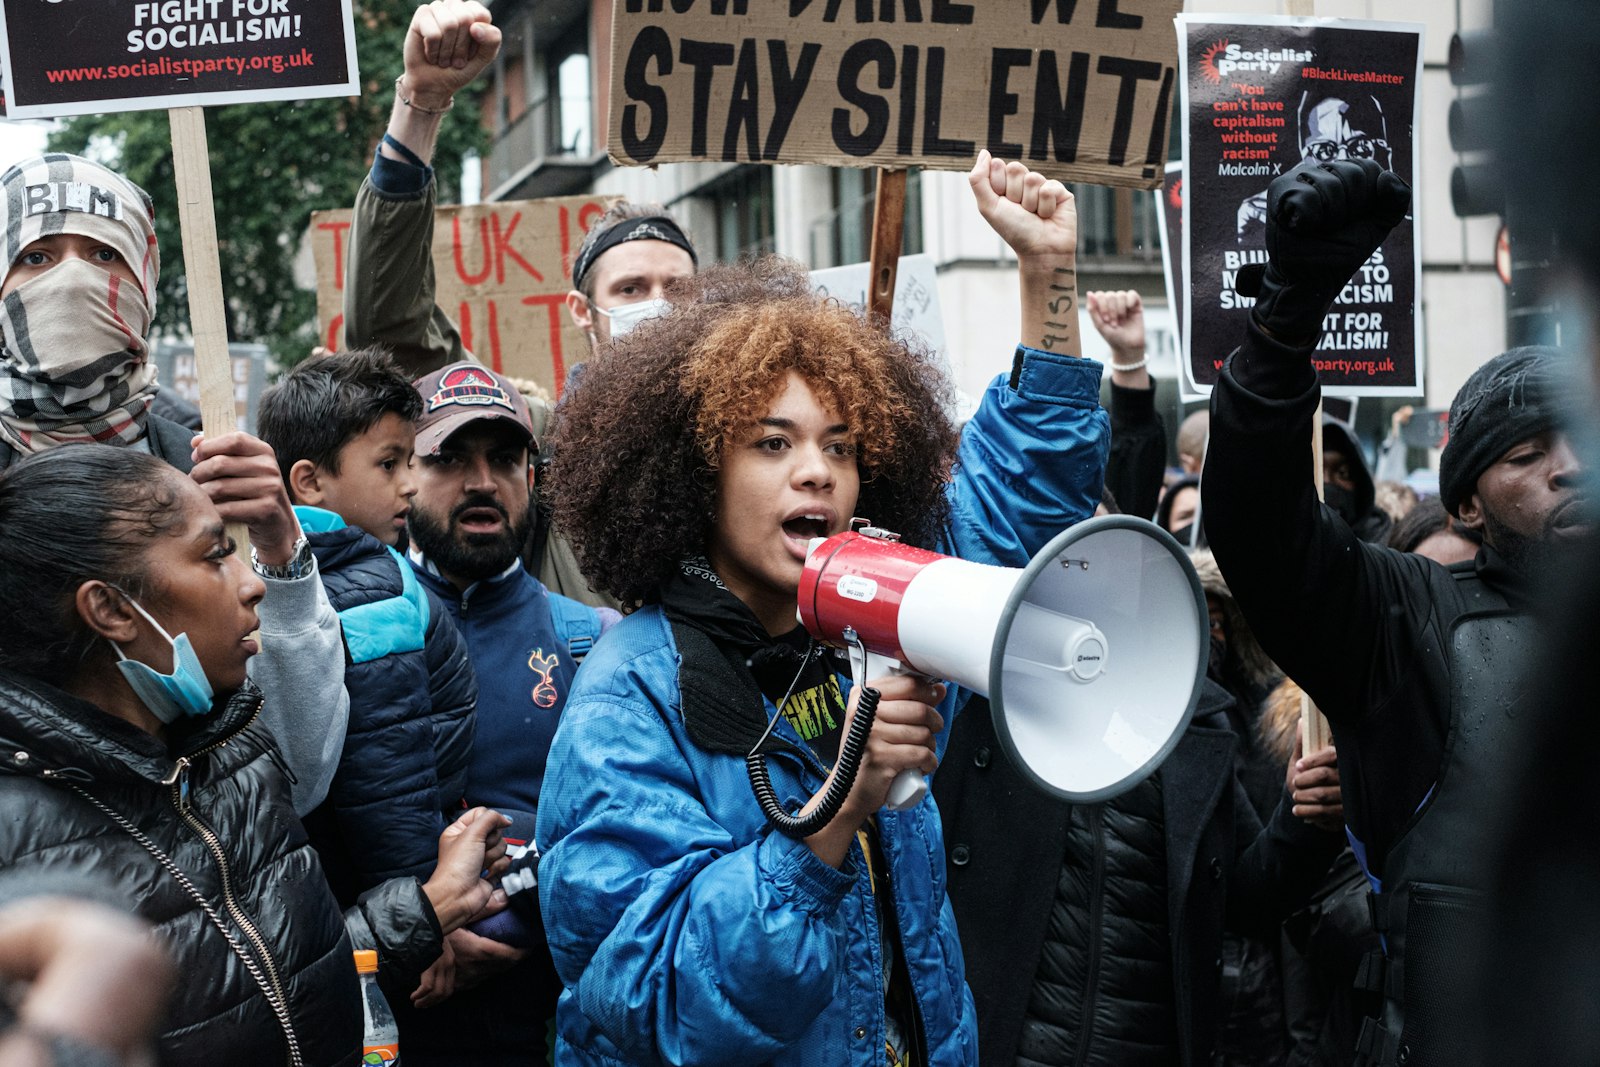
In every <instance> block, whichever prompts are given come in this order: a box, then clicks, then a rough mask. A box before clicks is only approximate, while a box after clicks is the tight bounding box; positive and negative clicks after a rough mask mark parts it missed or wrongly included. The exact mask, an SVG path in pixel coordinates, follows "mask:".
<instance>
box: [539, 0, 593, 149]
mask: <svg viewBox="0 0 1600 1067" xmlns="http://www.w3.org/2000/svg"><path fill="white" fill-rule="evenodd" d="M545 64H546V66H545V70H546V74H547V76H548V79H549V85H548V86H547V94H548V95H547V96H546V100H547V101H548V106H549V120H548V121H549V137H550V140H549V142H548V151H549V154H550V155H552V156H587V155H590V154H591V153H592V152H593V146H594V105H593V100H592V99H591V97H592V93H591V90H590V81H589V35H588V27H587V26H586V25H585V24H584V23H583V22H582V21H579V22H578V24H577V25H576V26H574V27H573V28H572V29H571V30H569V31H567V33H565V34H563V35H562V36H561V37H560V38H559V39H558V40H557V41H556V42H555V45H554V46H553V47H552V48H551V49H550V50H549V51H548V52H547V53H546V58H545Z"/></svg>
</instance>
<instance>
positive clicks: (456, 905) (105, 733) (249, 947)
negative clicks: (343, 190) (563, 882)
mask: <svg viewBox="0 0 1600 1067" xmlns="http://www.w3.org/2000/svg"><path fill="white" fill-rule="evenodd" d="M264 589H265V586H264V583H263V581H262V579H260V578H259V577H258V576H257V575H256V574H255V573H254V572H253V571H252V570H251V568H250V567H249V566H248V565H247V564H246V563H244V562H243V561H242V560H240V558H239V556H238V554H237V552H236V551H235V546H234V545H233V543H232V541H231V540H230V539H229V538H228V536H227V533H226V531H225V529H224V525H223V522H222V518H221V516H220V515H219V514H218V512H217V509H216V508H215V506H214V505H212V503H211V502H210V500H209V499H208V498H207V497H206V494H205V492H204V491H203V490H202V489H201V488H200V487H199V486H197V485H196V484H195V483H194V482H193V481H192V480H190V479H189V478H187V477H185V476H184V475H182V474H180V473H179V472H178V471H177V470H175V469H174V468H172V467H171V466H169V465H167V464H166V463H163V462H162V461H160V460H158V459H156V458H155V457H153V456H150V455H147V454H143V453H140V452H137V451H135V450H133V449H128V448H111V447H107V446H104V445H83V446H80V447H76V448H60V449H52V450H50V451H47V452H45V453H43V454H41V455H38V456H34V457H30V458H28V459H26V460H24V461H22V462H21V463H18V464H16V465H15V466H13V467H12V468H11V469H10V470H9V471H8V472H7V473H6V475H5V476H4V477H3V478H0V868H6V869H17V870H36V871H39V872H41V873H48V874H52V875H61V876H74V877H85V878H89V879H97V880H100V881H104V882H109V883H111V884H113V885H115V886H116V889H117V892H118V893H119V895H121V896H123V897H124V898H125V899H127V900H128V902H129V903H130V905H131V907H132V908H133V910H135V911H136V912H137V913H138V914H139V915H140V916H141V917H143V918H144V919H146V920H148V921H149V922H151V923H152V924H154V926H155V927H156V930H157V935H158V937H159V938H160V939H161V940H162V942H163V943H164V946H165V948H166V949H167V951H168V952H169V953H170V954H171V955H172V957H173V958H174V960H175V962H176V965H177V974H178V975H179V979H178V983H177V987H176V989H175V991H174V993H173V998H172V1005H171V1011H170V1013H169V1015H168V1017H167V1019H166V1029H165V1032H164V1033H163V1034H162V1035H161V1037H160V1039H159V1055H160V1059H161V1062H163V1063H165V1064H189V1063H193V1064H201V1063H216V1062H228V1063H233V1064H263V1065H265V1064H272V1065H275V1067H281V1065H282V1064H284V1063H285V1062H288V1063H291V1064H296V1065H299V1064H306V1065H312V1064H318V1065H321V1064H329V1065H331V1064H353V1063H355V1062H356V1061H357V1058H358V1056H359V1048H360V1042H361V1031H362V1009H361V999H360V993H359V986H358V985H357V978H356V972H355V967H354V963H353V959H352V956H351V950H352V947H359V948H371V947H375V948H377V949H378V950H379V954H380V958H381V959H382V961H383V964H384V967H383V971H382V974H381V977H382V978H383V979H384V980H386V981H387V983H388V984H389V985H390V986H391V988H393V989H394V990H395V991H396V992H397V993H399V992H409V991H410V989H411V988H413V987H414V986H415V984H416V979H417V977H418V976H419V975H420V974H421V973H422V971H423V970H424V969H425V968H426V967H428V966H429V965H430V964H431V963H432V962H433V960H434V959H435V958H437V956H438V955H439V953H440V951H441V948H440V945H441V940H442V935H443V933H447V932H449V931H450V930H452V929H455V928H456V927H458V926H460V925H462V924H463V923H464V922H466V921H467V920H468V919H470V918H472V917H474V916H475V915H476V914H477V913H479V912H480V911H482V910H483V909H484V908H485V907H486V906H492V905H491V892H492V891H491V887H490V885H489V884H488V882H486V881H484V880H483V878H482V877H481V876H480V872H482V871H483V870H484V868H485V867H487V868H488V871H489V873H490V874H491V875H493V874H496V873H498V872H500V871H502V870H503V869H504V867H505V860H504V850H505V846H504V844H503V842H501V841H500V840H499V837H498V829H499V827H500V826H501V825H503V824H504V821H505V820H504V819H503V818H502V817H501V816H499V815H497V814H495V813H493V812H489V811H485V810H483V809H476V810H474V811H473V812H470V813H468V815H466V816H463V818H462V819H461V820H460V821H458V822H457V823H456V824H454V825H453V826H452V827H450V828H449V829H447V830H446V831H445V832H444V834H443V836H441V838H440V855H439V864H438V866H437V868H436V869H435V871H434V873H433V874H432V876H431V877H430V878H429V879H428V881H427V882H426V883H422V882H419V881H418V880H417V879H395V880H392V881H390V882H386V883H383V884H382V885H380V886H379V887H378V888H376V889H375V890H373V892H372V893H370V894H369V895H368V896H367V897H366V898H365V899H364V900H363V901H362V903H361V904H359V905H358V906H357V907H356V908H353V909H351V913H350V914H349V915H348V916H345V917H343V919H341V916H340V913H339V909H338V907H337V905H336V904H335V903H334V899H333V896H332V893H331V892H330V891H329V889H328V887H327V884H326V882H325V880H324V877H323V874H322V870H321V868H320V867H319V866H318V864H317V860H316V858H315V854H314V853H313V852H312V850H311V849H310V847H309V845H308V843H307V839H306V835H305V832H304V830H303V829H302V828H301V826H300V823H299V821H298V820H297V819H296V818H295V814H294V809H293V807H292V802H291V794H290V781H289V776H288V773H287V772H286V771H285V769H284V768H283V765H282V759H281V757H280V755H279V754H278V751H277V748H276V745H275V743H274V741H273V737H272V735H271V733H270V732H269V731H267V730H264V729H263V728H262V725H261V722H260V721H259V715H260V712H261V707H262V698H261V693H260V691H259V690H257V689H256V688H255V687H254V686H253V685H251V684H250V683H249V681H248V680H247V678H246V674H245V667H246V663H247V661H248V660H249V659H250V657H251V656H252V655H254V654H255V652H256V651H257V645H256V638H255V637H254V636H253V633H254V631H255V630H256V628H257V624H258V619H257V613H256V607H257V605H258V604H259V602H260V601H261V598H262V595H263V592H264ZM347 927H348V933H347ZM352 938H353V939H354V942H353V941H352Z"/></svg>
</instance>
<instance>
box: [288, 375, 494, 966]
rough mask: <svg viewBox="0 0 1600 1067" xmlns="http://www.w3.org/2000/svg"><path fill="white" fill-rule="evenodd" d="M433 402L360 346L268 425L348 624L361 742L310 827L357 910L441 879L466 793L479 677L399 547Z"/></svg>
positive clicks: (353, 723) (347, 752)
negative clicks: (442, 840)
mask: <svg viewBox="0 0 1600 1067" xmlns="http://www.w3.org/2000/svg"><path fill="white" fill-rule="evenodd" d="M421 407H422V401H421V398H420V397H419V396H418V395H417V391H416V390H415V389H413V388H412V387H411V383H410V382H409V381H408V380H407V379H406V378H405V376H404V375H402V374H401V373H400V372H399V371H397V370H396V369H395V368H394V365H393V364H392V363H391V362H390V361H389V357H388V356H387V355H384V354H382V353H380V352H376V351H373V350H357V351H353V352H340V353H336V354H333V355H329V356H326V357H323V358H321V359H315V360H310V361H308V362H306V363H302V364H301V365H300V366H299V367H297V368H295V370H294V371H293V372H292V373H291V374H290V375H289V376H288V377H287V378H286V379H284V381H283V382H282V383H281V384H279V385H277V386H274V387H273V388H272V389H269V390H268V391H267V392H266V393H265V394H264V395H263V396H262V398H261V407H260V413H259V416H258V421H259V423H260V429H261V435H262V439H263V440H265V441H268V442H270V443H271V444H272V446H273V449H274V451H275V452H276V453H277V456H278V463H279V465H280V467H281V468H282V471H283V479H284V482H285V483H286V484H287V486H288V488H289V496H290V498H291V499H292V500H293V501H294V502H295V504H296V507H295V513H296V514H297V515H298V516H299V519H300V525H301V527H302V528H303V529H304V530H305V532H306V537H307V538H308V539H309V540H310V543H311V549H312V551H313V552H314V553H315V554H316V557H317V563H318V566H319V568H320V570H321V574H322V581H323V584H324V586H325V587H326V589H327V593H328V599H329V601H331V602H332V604H333V607H334V610H335V611H337V612H338V613H339V620H340V623H341V624H342V625H343V628H344V639H345V646H346V653H347V654H346V665H345V686H346V688H347V689H348V690H349V691H350V694H351V700H350V727H349V732H348V734H347V735H346V738H345V745H344V752H343V754H342V755H341V757H340V761H339V769H338V772H337V773H336V774H335V776H334V780H333V786H332V789H331V790H330V791H329V794H328V800H327V802H326V803H324V804H323V805H322V806H321V807H320V808H318V809H317V810H316V811H314V812H312V813H311V814H310V815H309V816H307V817H306V820H305V823H306V829H307V831H308V832H309V833H310V835H311V842H312V844H313V845H314V846H315V847H316V849H317V852H318V853H319V854H320V856H321V858H322V865H323V868H324V870H325V871H326V872H327V875H328V881H329V883H330V884H331V885H332V887H333V890H334V895H335V896H336V897H338V899H339V902H340V903H341V904H344V905H349V904H350V903H352V902H353V901H354V900H355V898H356V897H357V896H358V895H359V894H361V893H363V892H365V891H366V890H368V889H370V888H371V887H373V886H375V885H377V884H378V883H379V882H382V881H383V880H384V879H387V878H393V877H397V876H401V875H407V874H414V875H419V876H422V877H426V875H427V873H428V872H429V871H431V870H432V869H433V866H434V861H435V852H436V850H437V843H438V837H439V833H440V831H441V830H442V829H443V828H444V824H445V821H446V820H447V819H448V818H449V817H450V813H452V812H455V811H459V810H460V809H461V806H462V797H463V796H464V794H465V792H466V790H465V786H466V774H467V763H468V759H469V757H470V755H471V750H472V733H473V723H474V716H475V708H476V705H477V698H478V685H477V679H476V677H475V676H474V675H473V672H472V666H471V664H470V662H469V661H468V659H467V650H466V645H465V644H464V643H463V642H462V640H461V637H460V635H459V634H458V633H457V631H456V627H455V624H454V623H453V622H452V621H451V620H450V616H449V613H448V612H446V611H445V610H444V609H443V607H442V605H440V604H439V602H438V601H437V599H436V598H434V597H433V596H432V594H430V593H429V592H428V591H427V590H426V589H424V588H423V587H422V585H421V584H420V583H419V582H418V581H417V579H416V576H415V574H414V573H413V572H412V570H411V568H410V566H408V565H407V564H406V562H405V561H404V560H403V559H401V557H400V555H399V554H398V553H397V552H396V551H395V550H394V547H393V546H394V545H395V544H396V542H397V541H398V540H399V538H400V533H401V531H402V530H403V529H404V528H405V519H406V514H407V513H408V512H409V511H410V509H411V497H412V496H413V495H414V494H415V493H416V491H417V483H416V479H415V477H414V475H413V473H412V471H413V459H412V445H413V442H414V438H415V429H414V428H413V427H414V423H415V420H416V418H417V416H418V415H419V414H420V413H421ZM404 992H406V993H409V992H410V990H405V991H404Z"/></svg>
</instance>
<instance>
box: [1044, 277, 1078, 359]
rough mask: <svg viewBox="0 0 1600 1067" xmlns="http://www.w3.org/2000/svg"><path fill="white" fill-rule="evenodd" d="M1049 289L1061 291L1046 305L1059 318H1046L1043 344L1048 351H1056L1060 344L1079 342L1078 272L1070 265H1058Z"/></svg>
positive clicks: (1071, 344)
mask: <svg viewBox="0 0 1600 1067" xmlns="http://www.w3.org/2000/svg"><path fill="white" fill-rule="evenodd" d="M1049 291H1050V292H1052V293H1059V294H1060V295H1059V296H1055V297H1052V298H1051V299H1050V301H1049V302H1048V303H1047V304H1046V305H1045V306H1046V307H1048V308H1049V309H1050V314H1051V315H1052V316H1059V317H1060V318H1059V321H1058V320H1057V319H1046V320H1045V324H1044V331H1043V337H1042V339H1041V342H1040V343H1041V344H1042V345H1043V347H1044V348H1045V349H1046V350H1047V351H1051V352H1053V351H1055V350H1056V347H1057V346H1058V345H1059V346H1063V347H1066V346H1073V347H1075V346H1076V344H1077V337H1078V319H1077V305H1078V272H1077V271H1075V270H1072V269H1071V268H1068V267H1056V268H1055V271H1054V275H1053V277H1052V278H1051V280H1050V285H1049Z"/></svg>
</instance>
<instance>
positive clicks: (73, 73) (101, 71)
mask: <svg viewBox="0 0 1600 1067" xmlns="http://www.w3.org/2000/svg"><path fill="white" fill-rule="evenodd" d="M311 64H312V54H311V49H309V48H302V49H300V50H299V51H296V52H291V53H288V54H283V55H270V56H223V57H222V58H220V59H168V58H167V57H166V56H162V57H161V58H160V59H141V60H140V61H139V62H137V63H118V64H113V65H112V66H109V67H59V68H57V69H55V70H47V71H45V72H44V76H45V78H46V79H47V80H48V81H49V82H51V84H58V83H62V82H93V81H103V80H105V79H108V78H171V77H174V76H177V77H183V76H189V77H203V76H205V75H208V74H236V75H237V74H245V73H247V72H249V71H253V70H270V71H271V72H272V73H274V74H283V73H284V72H286V71H289V70H293V69H295V68H297V67H309V66H311Z"/></svg>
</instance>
